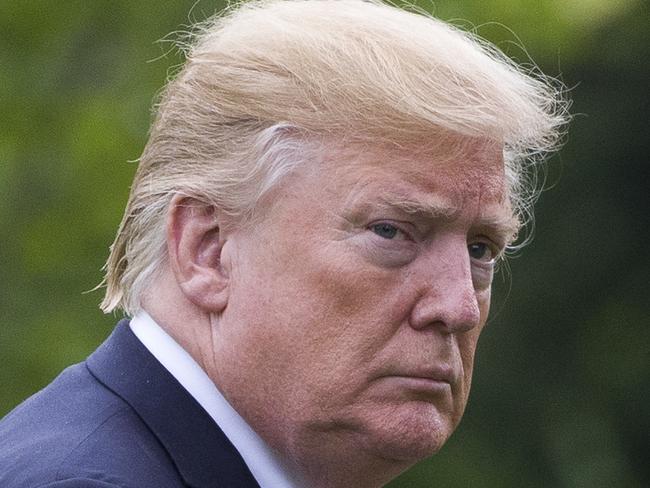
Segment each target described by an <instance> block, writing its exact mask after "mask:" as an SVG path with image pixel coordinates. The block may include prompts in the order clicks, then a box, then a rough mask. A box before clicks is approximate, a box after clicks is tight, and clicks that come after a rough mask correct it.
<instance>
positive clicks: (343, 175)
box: [213, 140, 513, 461]
mask: <svg viewBox="0 0 650 488" xmlns="http://www.w3.org/2000/svg"><path fill="white" fill-rule="evenodd" d="M352 154H354V153H353V152H351V151H349V150H348V151H345V152H344V151H332V152H331V153H330V154H329V155H327V156H326V157H325V158H324V159H325V161H324V162H322V163H319V164H318V165H314V166H315V167H313V168H310V169H304V170H300V171H299V172H298V173H297V174H295V175H292V176H291V177H290V178H288V179H287V180H286V181H285V183H283V185H282V186H281V188H279V189H278V191H277V192H276V194H275V196H274V198H273V200H272V203H271V204H270V205H269V207H268V209H266V210H265V213H264V217H263V221H262V222H261V223H260V224H259V225H256V226H255V227H254V228H253V229H251V230H241V231H237V232H235V233H234V234H232V235H231V236H230V238H229V239H227V240H226V244H225V247H224V250H223V259H224V262H226V263H228V266H229V269H230V272H231V275H230V280H231V281H230V295H229V297H230V298H229V301H228V305H227V307H226V310H225V312H224V313H223V315H222V316H221V318H220V322H218V325H217V326H216V327H215V330H214V344H215V347H216V353H215V358H216V365H217V369H216V371H215V373H214V374H213V379H214V380H215V382H216V383H217V385H218V386H219V387H220V388H221V389H222V391H223V392H224V394H225V395H226V397H227V398H228V399H229V400H230V401H231V403H232V404H233V405H234V406H235V408H237V410H239V411H240V413H242V414H243V416H244V417H245V418H246V419H247V420H248V421H249V422H250V423H251V425H252V426H253V427H254V428H255V429H256V430H257V431H258V432H259V433H260V434H261V435H262V436H263V437H264V438H265V439H266V440H267V441H268V442H269V443H270V444H271V445H273V446H274V447H276V448H279V449H281V450H282V451H283V452H288V453H290V454H291V453H293V452H297V451H299V450H300V449H302V448H304V447H305V446H308V445H309V444H310V443H315V442H319V441H318V439H320V440H321V441H324V440H325V439H328V438H329V439H337V442H338V441H340V440H341V439H344V440H345V442H347V443H348V445H353V446H354V447H355V449H362V450H365V451H367V452H368V453H374V454H376V455H378V456H382V458H391V459H395V460H400V461H415V460H418V459H421V458H423V457H426V456H428V455H430V454H432V453H433V452H435V451H437V450H438V449H439V448H440V447H441V446H442V444H443V443H444V442H445V441H446V439H447V438H448V437H449V436H450V435H451V433H452V432H453V430H454V429H455V427H456V426H457V424H458V422H459V421H460V418H461V416H462V413H463V410H464V408H465V404H466V402H467V397H468V393H469V388H470V383H471V377H472V366H473V362H474V352H475V349H476V343H477V341H478V338H479V335H480V333H481V330H482V328H483V326H484V324H485V321H486V318H487V315H488V309H489V304H490V284H491V278H492V262H491V261H492V260H493V258H494V257H495V256H496V254H497V253H499V252H500V250H501V249H502V248H503V246H504V245H505V243H506V242H505V241H506V240H507V239H508V232H509V230H511V227H512V224H513V220H512V214H511V209H510V206H509V205H508V202H507V198H506V196H505V192H504V179H503V163H502V156H501V155H502V152H501V148H500V147H499V146H497V145H495V144H488V143H486V142H481V141H478V140H474V141H471V143H468V144H466V147H465V148H464V149H463V150H462V151H458V150H456V151H455V154H450V153H448V152H447V153H446V154H445V152H444V149H438V151H436V152H433V151H429V152H428V153H425V152H420V153H417V152H409V151H404V150H402V151H400V152H397V151H394V150H374V151H368V150H365V151H363V152H357V153H356V155H354V156H351V155H352Z"/></svg>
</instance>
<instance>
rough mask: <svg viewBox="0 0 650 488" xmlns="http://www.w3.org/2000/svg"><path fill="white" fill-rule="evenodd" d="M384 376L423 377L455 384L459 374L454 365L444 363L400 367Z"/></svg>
mask: <svg viewBox="0 0 650 488" xmlns="http://www.w3.org/2000/svg"><path fill="white" fill-rule="evenodd" d="M384 376H394V377H403V378H415V379H423V380H429V381H435V382H440V383H449V384H450V385H453V384H455V383H456V381H457V378H458V377H459V374H458V373H457V372H456V370H455V369H454V368H453V367H451V366H449V365H445V364H442V365H436V366H431V367H422V366H419V367H417V368H398V369H396V370H394V371H391V372H390V373H388V374H386V375H384Z"/></svg>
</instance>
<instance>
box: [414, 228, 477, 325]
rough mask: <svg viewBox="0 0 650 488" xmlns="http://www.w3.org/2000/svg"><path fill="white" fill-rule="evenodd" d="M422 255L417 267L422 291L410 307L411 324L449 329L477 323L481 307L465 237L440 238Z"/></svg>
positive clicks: (420, 290)
mask: <svg viewBox="0 0 650 488" xmlns="http://www.w3.org/2000/svg"><path fill="white" fill-rule="evenodd" d="M457 241H459V240H457ZM420 259H421V261H420V263H418V264H417V269H416V271H415V273H417V280H418V283H419V284H420V286H419V289H418V291H419V295H418V299H417V301H416V303H415V305H414V307H413V309H412V311H411V316H410V325H411V327H413V328H414V329H422V328H426V327H439V328H441V329H442V330H443V331H445V332H447V333H460V332H466V331H469V330H471V329H473V328H475V327H477V326H478V325H479V324H480V321H481V310H480V307H479V299H478V297H477V293H476V290H475V289H474V284H473V281H472V270H471V262H470V257H469V254H468V252H467V243H466V242H465V240H464V239H463V240H462V242H453V240H447V241H446V242H438V243H437V245H434V246H433V249H431V250H430V251H428V252H427V253H426V255H425V254H424V253H423V255H422V256H421V258H420Z"/></svg>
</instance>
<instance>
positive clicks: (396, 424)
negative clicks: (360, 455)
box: [367, 402, 456, 464]
mask: <svg viewBox="0 0 650 488" xmlns="http://www.w3.org/2000/svg"><path fill="white" fill-rule="evenodd" d="M455 427H456V425H455V422H454V421H453V420H452V419H451V416H449V415H445V414H442V413H441V412H439V411H438V409H436V408H435V407H434V406H433V405H431V404H430V403H426V402H410V403H409V404H408V405H404V406H401V407H397V408H395V409H391V410H390V411H389V412H387V413H385V414H384V415H381V416H377V417H374V418H373V419H372V421H371V422H370V423H369V424H368V434H369V435H368V446H367V447H368V448H369V449H371V450H374V451H375V452H376V453H377V454H378V455H380V456H381V457H383V458H385V459H392V460H395V461H399V462H404V463H411V464H413V463H416V462H418V461H420V460H421V459H424V458H427V457H429V456H432V455H434V454H436V453H437V452H438V451H439V450H440V449H441V448H442V446H443V445H444V444H445V442H447V439H449V437H450V436H451V434H452V432H453V431H454V429H455Z"/></svg>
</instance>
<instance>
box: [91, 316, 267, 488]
mask: <svg viewBox="0 0 650 488" xmlns="http://www.w3.org/2000/svg"><path fill="white" fill-rule="evenodd" d="M86 364H87V366H88V369H89V370H90V372H91V373H92V374H93V375H94V376H95V377H96V378H97V379H98V380H99V381H100V382H101V383H103V384H104V385H105V386H106V387H107V388H109V389H110V390H112V391H113V392H115V393H116V394H117V395H119V396H120V397H121V398H122V399H123V400H124V401H126V402H127V403H128V404H129V405H130V406H131V407H132V408H133V409H134V410H135V411H136V412H137V413H138V415H139V416H140V417H141V418H142V420H143V421H144V422H145V423H146V424H147V426H148V427H149V428H150V429H151V431H152V432H153V433H154V434H155V435H156V437H157V438H158V440H159V441H160V442H161V444H162V445H163V446H164V447H165V449H166V450H167V452H168V453H169V455H170V457H171V458H172V459H173V461H174V463H175V464H176V467H177V468H178V470H179V472H180V473H181V476H182V477H183V479H184V480H185V482H186V483H187V484H188V485H190V486H192V487H196V488H207V487H212V486H215V483H218V484H219V485H223V486H238V487H257V486H258V484H257V483H256V481H255V479H254V478H253V476H252V475H251V473H250V471H249V470H248V468H247V466H246V464H245V463H244V460H243V459H242V458H241V456H240V455H239V453H238V452H237V450H236V449H235V448H234V447H233V445H232V444H231V443H230V441H229V440H228V438H227V437H226V436H225V435H224V433H223V432H222V431H221V430H220V429H219V427H217V425H216V424H215V423H214V421H213V420H212V418H211V417H210V416H209V415H208V414H207V413H206V412H205V410H203V408H201V406H200V405H199V404H198V403H197V402H196V400H194V398H192V396H191V395H190V394H189V393H187V391H185V389H184V388H183V387H182V386H181V385H180V384H179V383H178V382H177V381H176V379H175V378H174V377H173V376H172V375H171V374H170V373H169V372H168V371H167V370H166V369H165V368H164V367H163V366H162V365H161V364H160V363H159V362H158V361H157V360H156V359H155V358H154V357H153V356H152V355H151V353H149V351H148V350H147V349H146V348H145V347H144V346H143V345H142V344H141V343H140V341H139V340H138V339H137V338H136V337H135V335H134V334H133V332H131V330H130V328H129V326H128V321H127V320H123V321H121V322H120V323H119V324H118V325H117V327H116V328H115V330H114V331H113V333H112V334H111V336H110V337H109V338H108V339H107V340H106V342H104V343H103V344H102V345H101V346H100V347H99V348H98V349H97V350H96V351H95V352H94V353H93V354H92V355H91V356H90V357H89V358H88V360H87V361H86Z"/></svg>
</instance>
